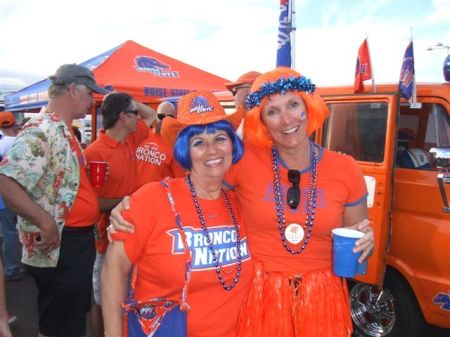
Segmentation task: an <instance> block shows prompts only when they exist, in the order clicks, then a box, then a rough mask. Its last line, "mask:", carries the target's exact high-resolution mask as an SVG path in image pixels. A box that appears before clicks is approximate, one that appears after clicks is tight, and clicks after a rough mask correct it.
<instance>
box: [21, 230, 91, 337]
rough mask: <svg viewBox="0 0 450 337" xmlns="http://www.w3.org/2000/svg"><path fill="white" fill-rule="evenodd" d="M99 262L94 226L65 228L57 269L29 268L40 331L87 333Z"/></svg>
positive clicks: (66, 335) (72, 336) (67, 335)
mask: <svg viewBox="0 0 450 337" xmlns="http://www.w3.org/2000/svg"><path fill="white" fill-rule="evenodd" d="M94 259H95V241H94V232H93V227H92V226H89V227H80V228H70V227H65V228H64V229H63V231H62V235H61V249H60V255H59V259H58V264H57V266H56V267H50V268H39V267H32V266H29V265H25V267H26V269H27V272H28V274H29V275H31V276H32V277H33V279H34V281H35V282H36V286H37V289H38V309H39V332H40V333H41V334H44V335H46V336H60V337H79V336H84V335H85V334H86V313H87V312H88V311H89V310H90V306H91V294H92V269H93V266H94Z"/></svg>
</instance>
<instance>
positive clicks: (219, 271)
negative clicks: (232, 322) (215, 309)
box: [186, 175, 242, 291]
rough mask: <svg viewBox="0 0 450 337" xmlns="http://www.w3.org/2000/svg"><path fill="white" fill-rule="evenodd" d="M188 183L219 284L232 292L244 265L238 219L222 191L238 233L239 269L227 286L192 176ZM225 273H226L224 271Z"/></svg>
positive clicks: (188, 178)
mask: <svg viewBox="0 0 450 337" xmlns="http://www.w3.org/2000/svg"><path fill="white" fill-rule="evenodd" d="M186 181H187V185H188V187H189V190H190V191H191V194H192V199H193V200H194V205H195V208H196V209H197V215H198V219H199V220H200V224H201V225H202V231H203V235H204V236H205V238H206V242H207V243H208V247H209V250H210V251H211V254H212V257H213V263H214V266H215V270H216V273H217V278H218V279H219V282H220V283H221V284H222V287H223V289H225V290H227V291H230V290H231V289H233V288H234V287H235V286H236V284H237V283H238V281H239V277H240V276H241V263H242V256H241V236H240V234H239V225H238V223H237V221H236V218H235V216H234V213H233V209H232V208H231V205H230V202H229V201H228V198H227V195H226V194H225V192H224V190H223V189H221V192H222V196H223V199H224V200H225V205H226V206H227V209H228V213H229V214H230V217H231V221H232V223H233V226H234V230H235V231H236V237H237V239H236V251H237V267H236V273H235V275H234V279H233V280H232V281H231V283H230V284H229V285H227V284H226V283H225V281H224V279H223V276H222V271H224V270H223V268H222V265H221V264H220V263H219V259H218V257H217V251H216V250H215V249H214V245H213V242H212V240H211V237H210V235H209V232H208V229H207V228H206V221H205V217H204V216H203V212H202V209H201V207H200V203H199V202H198V198H197V193H195V189H194V184H193V183H192V180H191V175H188V176H187V178H186ZM224 272H225V271H224Z"/></svg>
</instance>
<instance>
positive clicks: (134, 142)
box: [85, 120, 149, 253]
mask: <svg viewBox="0 0 450 337" xmlns="http://www.w3.org/2000/svg"><path fill="white" fill-rule="evenodd" d="M148 133H149V128H148V126H147V125H146V124H145V122H144V121H143V120H139V121H138V123H137V128H136V131H135V132H133V133H131V134H129V135H128V136H127V137H126V138H125V140H124V141H123V142H118V141H116V140H115V139H113V138H112V137H110V136H108V135H107V134H106V133H105V130H101V131H100V133H99V136H98V138H97V139H96V140H95V142H93V143H92V144H91V145H89V146H88V147H87V148H86V151H85V153H86V158H87V161H88V162H90V161H106V162H108V163H109V174H108V178H107V179H106V181H105V183H104V184H103V186H102V188H100V189H99V190H98V196H99V197H102V198H111V199H113V198H122V197H124V196H127V195H130V194H131V193H133V192H134V191H135V190H136V188H135V186H136V180H137V168H136V159H135V156H134V153H135V151H136V148H137V146H138V145H139V144H140V143H141V142H142V141H143V140H144V139H145V138H146V137H147V136H148ZM109 214H110V212H104V213H102V217H101V220H100V221H99V223H98V226H97V239H98V240H97V243H96V245H97V250H98V251H99V252H100V253H104V252H105V251H106V248H107V246H108V238H107V235H106V227H107V226H108V225H109Z"/></svg>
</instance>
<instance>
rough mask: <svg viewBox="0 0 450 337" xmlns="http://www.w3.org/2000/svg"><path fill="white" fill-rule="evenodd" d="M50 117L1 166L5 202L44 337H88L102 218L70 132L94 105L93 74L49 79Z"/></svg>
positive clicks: (76, 69) (40, 119)
mask: <svg viewBox="0 0 450 337" xmlns="http://www.w3.org/2000/svg"><path fill="white" fill-rule="evenodd" d="M50 80H51V83H50V86H49V88H48V96H49V102H48V106H47V109H46V110H45V111H43V112H41V113H39V115H37V116H36V117H33V118H32V119H31V120H30V121H28V123H27V124H26V125H25V126H24V127H23V128H22V130H21V131H20V133H19V135H18V136H17V138H16V141H15V142H14V144H13V146H12V147H11V150H10V152H9V153H8V155H7V156H6V158H4V159H3V161H2V162H1V164H0V194H1V195H2V197H3V199H4V201H5V204H6V205H7V206H8V207H9V208H11V209H12V210H13V211H15V212H16V213H17V214H18V215H19V221H18V224H19V237H20V240H21V242H22V244H23V254H22V262H23V264H24V266H25V268H26V271H27V273H28V274H29V275H31V276H32V277H33V279H34V281H35V283H36V286H37V289H38V310H39V336H74V337H75V336H84V335H85V330H86V329H85V328H86V313H87V312H88V311H89V309H90V305H91V292H92V269H93V265H94V260H95V242H94V230H93V229H94V224H95V223H96V222H97V221H98V218H99V216H100V213H99V206H98V201H97V196H96V193H95V191H94V190H93V188H92V186H91V184H90V182H89V178H88V175H87V171H86V161H85V158H84V154H83V152H82V149H81V147H80V144H79V142H78V140H77V139H76V137H75V135H74V134H73V131H72V129H71V125H72V122H73V120H74V119H78V118H84V117H85V116H86V114H87V113H88V112H89V111H90V109H91V106H92V104H93V103H94V99H93V92H97V93H100V94H105V93H106V92H107V91H106V90H105V89H103V88H101V87H99V86H98V85H97V83H96V82H95V79H94V76H93V74H92V72H91V71H90V70H89V69H87V68H85V67H83V66H79V65H76V64H65V65H62V66H60V67H59V68H58V69H57V71H56V73H55V75H52V76H50Z"/></svg>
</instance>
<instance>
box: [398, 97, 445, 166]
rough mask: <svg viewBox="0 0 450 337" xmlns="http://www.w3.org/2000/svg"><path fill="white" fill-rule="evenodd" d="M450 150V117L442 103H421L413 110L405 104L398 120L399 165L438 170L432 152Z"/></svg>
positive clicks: (401, 107) (401, 108)
mask: <svg viewBox="0 0 450 337" xmlns="http://www.w3.org/2000/svg"><path fill="white" fill-rule="evenodd" d="M432 147H440V148H449V147H450V118H449V115H448V113H447V111H446V110H445V108H444V107H443V106H442V105H441V104H437V103H422V105H421V107H420V108H419V109H411V108H410V106H409V104H407V103H402V104H401V106H400V115H399V119H398V134H397V152H396V156H397V157H396V164H397V166H398V167H401V168H410V169H425V170H426V169H433V168H435V167H434V166H435V165H434V163H433V161H432V158H431V156H430V154H429V150H430V149H431V148H432Z"/></svg>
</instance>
